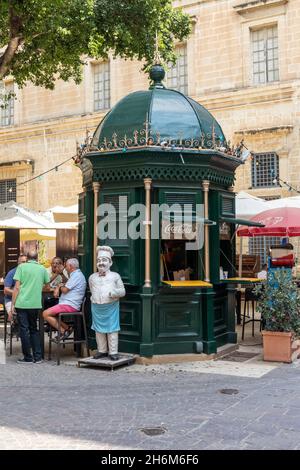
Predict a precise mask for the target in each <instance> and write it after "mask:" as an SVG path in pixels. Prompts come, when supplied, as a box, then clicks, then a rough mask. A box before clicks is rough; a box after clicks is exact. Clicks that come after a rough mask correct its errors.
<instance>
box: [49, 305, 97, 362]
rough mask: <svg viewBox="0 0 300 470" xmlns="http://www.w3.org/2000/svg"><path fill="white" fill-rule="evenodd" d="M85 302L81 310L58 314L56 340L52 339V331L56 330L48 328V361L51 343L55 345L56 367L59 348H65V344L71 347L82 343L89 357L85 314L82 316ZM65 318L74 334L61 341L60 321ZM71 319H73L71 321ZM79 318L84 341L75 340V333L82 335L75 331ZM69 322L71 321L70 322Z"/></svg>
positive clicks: (58, 358)
mask: <svg viewBox="0 0 300 470" xmlns="http://www.w3.org/2000/svg"><path fill="white" fill-rule="evenodd" d="M85 301H86V299H84V300H83V302H82V305H81V310H80V311H78V312H61V313H59V314H58V332H59V333H58V339H53V338H52V332H53V331H56V330H53V328H52V327H51V328H50V332H49V349H48V360H49V361H50V360H51V352H52V347H51V346H52V343H56V346H57V347H56V360H57V365H58V366H59V365H60V353H61V346H63V347H65V345H66V344H73V346H75V344H82V343H85V345H86V351H87V355H88V356H89V355H90V350H89V345H88V336H87V328H86V321H85V314H84V309H85ZM65 317H66V318H67V319H69V321H67V323H68V324H69V323H70V324H72V325H74V327H75V328H74V333H73V335H74V336H73V338H66V339H64V340H62V338H61V336H60V331H61V321H62V319H63V318H65ZM72 317H73V319H72ZM80 318H82V325H83V334H84V339H77V337H78V334H77V335H76V333H82V332H80V331H79V332H78V331H76V330H77V327H78V323H77V321H76V320H77V319H78V320H79V319H80ZM70 320H71V321H70Z"/></svg>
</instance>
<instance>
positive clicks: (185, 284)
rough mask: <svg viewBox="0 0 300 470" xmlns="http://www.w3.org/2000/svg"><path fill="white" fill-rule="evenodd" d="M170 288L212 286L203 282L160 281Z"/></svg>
mask: <svg viewBox="0 0 300 470" xmlns="http://www.w3.org/2000/svg"><path fill="white" fill-rule="evenodd" d="M162 282H163V283H164V284H168V285H169V286H170V287H212V284H210V283H209V282H205V281H162Z"/></svg>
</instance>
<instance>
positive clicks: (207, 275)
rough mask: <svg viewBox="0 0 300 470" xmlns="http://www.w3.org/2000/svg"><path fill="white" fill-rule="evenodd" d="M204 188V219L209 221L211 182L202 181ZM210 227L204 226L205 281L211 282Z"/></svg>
mask: <svg viewBox="0 0 300 470" xmlns="http://www.w3.org/2000/svg"><path fill="white" fill-rule="evenodd" d="M202 187H203V192H204V218H205V219H208V217H209V210H208V191H209V181H207V180H204V181H202ZM208 229H209V227H208V225H204V266H205V281H206V282H210V270H209V231H208Z"/></svg>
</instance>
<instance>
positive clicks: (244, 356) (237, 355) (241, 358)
mask: <svg viewBox="0 0 300 470" xmlns="http://www.w3.org/2000/svg"><path fill="white" fill-rule="evenodd" d="M257 355H258V353H251V352H242V351H234V352H233V353H231V354H228V356H223V357H220V359H218V360H219V361H231V362H245V361H248V359H252V358H253V357H255V356H257Z"/></svg>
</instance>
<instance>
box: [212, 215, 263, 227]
mask: <svg viewBox="0 0 300 470" xmlns="http://www.w3.org/2000/svg"><path fill="white" fill-rule="evenodd" d="M220 220H221V222H228V223H229V224H236V225H246V226H247V227H264V224H261V223H259V222H254V221H253V220H246V219H235V218H233V217H221V219H220Z"/></svg>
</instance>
